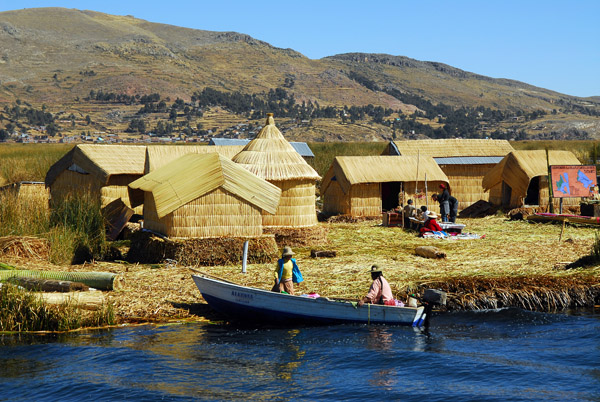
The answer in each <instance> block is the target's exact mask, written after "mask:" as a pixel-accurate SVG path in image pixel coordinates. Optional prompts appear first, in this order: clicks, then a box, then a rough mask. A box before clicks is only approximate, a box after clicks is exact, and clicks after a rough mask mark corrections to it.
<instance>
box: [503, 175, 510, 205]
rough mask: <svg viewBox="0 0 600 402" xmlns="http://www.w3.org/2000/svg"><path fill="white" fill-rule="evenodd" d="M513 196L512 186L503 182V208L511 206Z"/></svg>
mask: <svg viewBox="0 0 600 402" xmlns="http://www.w3.org/2000/svg"><path fill="white" fill-rule="evenodd" d="M511 197H512V188H511V187H510V186H509V185H508V184H506V182H504V181H503V182H502V208H510V198H511Z"/></svg>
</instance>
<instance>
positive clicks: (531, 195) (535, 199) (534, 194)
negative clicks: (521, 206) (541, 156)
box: [525, 176, 540, 205]
mask: <svg viewBox="0 0 600 402" xmlns="http://www.w3.org/2000/svg"><path fill="white" fill-rule="evenodd" d="M525 205H540V176H536V177H534V178H533V179H531V181H530V182H529V187H527V196H526V197H525Z"/></svg>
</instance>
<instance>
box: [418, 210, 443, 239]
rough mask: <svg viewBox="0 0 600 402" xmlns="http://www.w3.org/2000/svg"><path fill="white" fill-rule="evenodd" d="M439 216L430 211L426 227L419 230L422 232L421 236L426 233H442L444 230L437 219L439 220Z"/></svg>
mask: <svg viewBox="0 0 600 402" xmlns="http://www.w3.org/2000/svg"><path fill="white" fill-rule="evenodd" d="M437 217H438V216H437V214H436V213H435V212H431V211H429V214H427V218H429V219H427V222H425V225H424V226H423V227H422V228H421V229H420V230H419V231H420V232H421V235H423V233H425V232H441V231H442V228H441V226H440V224H439V223H437V221H436V219H437Z"/></svg>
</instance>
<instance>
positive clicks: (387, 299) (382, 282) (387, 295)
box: [358, 265, 396, 307]
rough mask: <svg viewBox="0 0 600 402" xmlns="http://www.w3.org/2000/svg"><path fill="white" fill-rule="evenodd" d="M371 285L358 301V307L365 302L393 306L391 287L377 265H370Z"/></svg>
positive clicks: (394, 303)
mask: <svg viewBox="0 0 600 402" xmlns="http://www.w3.org/2000/svg"><path fill="white" fill-rule="evenodd" d="M371 279H372V280H373V283H371V287H370V288H369V293H367V295H366V296H365V297H363V298H362V299H360V300H359V301H358V307H360V306H362V305H363V304H365V303H370V304H386V305H391V306H395V305H396V302H395V300H394V295H393V294H392V288H391V287H390V284H389V283H388V281H387V280H386V279H385V278H384V277H383V272H381V269H379V266H378V265H373V266H372V267H371Z"/></svg>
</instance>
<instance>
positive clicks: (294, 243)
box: [265, 225, 329, 248]
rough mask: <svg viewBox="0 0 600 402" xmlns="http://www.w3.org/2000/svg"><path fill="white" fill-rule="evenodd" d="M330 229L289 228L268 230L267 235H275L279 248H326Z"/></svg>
mask: <svg viewBox="0 0 600 402" xmlns="http://www.w3.org/2000/svg"><path fill="white" fill-rule="evenodd" d="M328 232H329V228H328V227H326V226H321V225H319V226H313V227H308V228H300V229H289V228H266V229H265V234H273V235H274V236H275V241H276V242H277V246H279V248H281V247H284V246H290V247H308V246H324V245H326V244H327V233H328Z"/></svg>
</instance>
